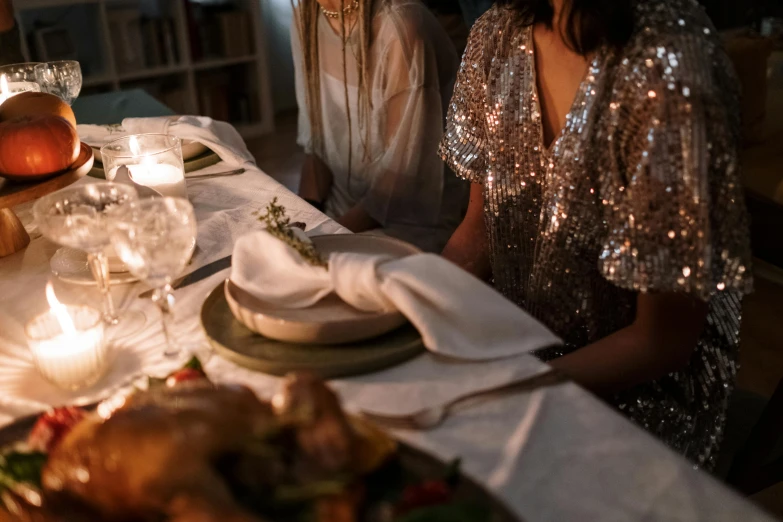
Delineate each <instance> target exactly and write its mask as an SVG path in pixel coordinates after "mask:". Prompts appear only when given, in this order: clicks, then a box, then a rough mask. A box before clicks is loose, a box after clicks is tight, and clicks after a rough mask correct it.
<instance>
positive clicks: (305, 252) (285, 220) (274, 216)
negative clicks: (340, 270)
mask: <svg viewBox="0 0 783 522" xmlns="http://www.w3.org/2000/svg"><path fill="white" fill-rule="evenodd" d="M258 220H259V221H261V222H263V223H264V224H266V231H267V232H269V233H270V234H272V235H273V236H274V237H276V238H277V239H279V240H280V241H282V242H284V243H285V244H287V245H288V246H290V247H291V248H293V249H294V250H296V251H297V253H298V254H299V255H300V256H302V259H304V260H305V262H306V263H308V264H310V265H313V266H320V267H322V268H326V269H327V270H328V268H329V265H328V263H327V262H326V260H325V259H324V258H323V257H322V256H321V254H320V253H319V252H318V250H316V248H315V246H314V245H313V244H312V243H307V242H305V241H302V240H301V239H299V237H297V236H296V234H294V232H293V231H292V230H291V227H290V226H289V225H290V223H291V219H290V218H289V217H288V216H286V213H285V207H283V206H282V205H278V204H277V198H274V199H273V200H272V201H271V202H270V203H269V205H267V207H266V210H265V212H264V213H263V214H261V215H259V216H258Z"/></svg>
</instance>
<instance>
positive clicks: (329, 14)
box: [320, 0, 359, 18]
mask: <svg viewBox="0 0 783 522" xmlns="http://www.w3.org/2000/svg"><path fill="white" fill-rule="evenodd" d="M320 7H321V12H322V13H323V14H324V16H325V17H327V18H340V11H330V10H328V9H324V7H323V6H320ZM358 8H359V0H353V3H352V4H351V5H349V6H346V7H344V8H343V15H347V14H349V13H352V12H354V11H356V9H358Z"/></svg>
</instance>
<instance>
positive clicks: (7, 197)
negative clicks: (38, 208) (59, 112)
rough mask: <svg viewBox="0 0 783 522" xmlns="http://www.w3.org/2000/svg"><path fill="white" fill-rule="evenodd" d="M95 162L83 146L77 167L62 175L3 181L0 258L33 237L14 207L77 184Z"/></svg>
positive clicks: (1, 187) (75, 164)
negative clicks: (26, 181)
mask: <svg viewBox="0 0 783 522" xmlns="http://www.w3.org/2000/svg"><path fill="white" fill-rule="evenodd" d="M94 159H95V158H94V157H93V154H92V149H91V148H90V147H89V146H88V145H86V144H84V143H82V146H81V150H80V151H79V157H78V158H77V159H76V162H75V163H74V164H73V167H71V168H70V169H69V170H66V171H65V172H63V173H62V174H57V175H56V176H54V177H51V178H47V179H45V180H43V181H32V182H29V183H20V182H18V181H11V180H7V179H0V257H5V256H10V255H11V254H13V253H15V252H18V251H20V250H22V249H23V248H25V247H26V246H27V245H28V244H30V235H29V234H28V233H27V231H26V230H25V229H24V225H22V222H21V221H19V218H18V217H17V215H16V214H14V211H13V210H11V208H12V207H15V206H17V205H21V204H22V203H27V202H28V201H33V200H35V199H38V198H40V197H42V196H45V195H47V194H51V193H52V192H55V191H57V190H60V189H61V188H64V187H67V186H68V185H70V184H72V183H74V182H76V181H77V180H78V179H79V178H81V177H83V176H84V175H85V174H87V173H88V172H89V171H90V169H91V168H92V164H93V161H94Z"/></svg>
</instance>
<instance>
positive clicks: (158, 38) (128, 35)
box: [107, 8, 179, 73]
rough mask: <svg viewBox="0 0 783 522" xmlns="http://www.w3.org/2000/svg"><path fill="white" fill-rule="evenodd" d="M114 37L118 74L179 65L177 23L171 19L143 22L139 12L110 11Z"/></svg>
mask: <svg viewBox="0 0 783 522" xmlns="http://www.w3.org/2000/svg"><path fill="white" fill-rule="evenodd" d="M107 18H108V20H109V34H110V35H111V41H112V47H113V49H114V59H115V63H116V65H117V71H118V72H120V73H131V72H136V71H142V70H144V69H151V68H155V67H165V66H172V65H176V64H178V63H179V49H178V47H177V40H176V31H175V29H174V21H173V20H172V19H170V18H142V16H141V15H140V14H139V10H138V9H130V8H128V9H109V10H108V12H107Z"/></svg>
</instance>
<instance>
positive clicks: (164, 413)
mask: <svg viewBox="0 0 783 522" xmlns="http://www.w3.org/2000/svg"><path fill="white" fill-rule="evenodd" d="M395 449H396V443H395V442H394V441H393V440H392V439H390V438H389V437H388V436H386V435H385V434H383V433H382V432H380V431H379V430H377V429H376V428H374V427H373V426H371V425H369V424H366V423H365V422H363V421H360V420H357V419H356V418H353V417H349V416H347V415H346V414H345V413H344V412H343V410H342V408H341V406H340V403H339V401H338V398H337V396H336V395H335V394H334V393H333V392H332V391H331V390H330V389H329V388H328V387H327V386H326V385H325V384H324V383H323V382H322V381H321V380H319V379H317V378H315V377H313V376H311V375H307V374H295V375H290V376H288V377H287V378H286V379H285V380H284V384H283V386H282V389H281V391H280V392H279V393H278V395H277V396H275V397H274V399H273V400H272V402H265V401H262V400H259V399H258V398H257V397H256V396H255V394H254V393H253V392H252V391H251V390H250V389H249V388H246V387H243V386H226V385H215V384H212V383H211V382H210V381H209V380H207V379H206V377H205V375H204V374H203V372H202V371H201V368H200V365H199V364H198V363H197V361H196V363H195V365H194V364H191V367H189V368H185V369H183V370H180V371H179V372H176V373H175V374H173V375H171V376H169V378H168V379H166V380H154V381H153V380H151V383H150V386H149V388H148V389H146V390H143V391H136V392H134V393H133V394H131V395H129V396H126V397H120V398H116V397H115V398H114V399H112V400H109V401H106V402H105V403H104V404H102V405H100V406H99V407H98V408H97V409H96V410H95V411H92V412H86V411H83V410H80V409H78V408H58V409H56V410H54V411H52V412H49V413H46V414H44V415H42V416H41V417H40V418H39V420H38V422H37V424H36V426H35V427H34V428H33V430H32V432H31V433H30V436H29V438H28V441H27V442H26V443H25V444H21V445H20V446H19V447H14V448H10V449H8V448H7V449H6V450H3V451H0V522H6V521H15V522H18V521H23V522H24V521H30V522H39V521H40V522H66V521H67V522H86V521H90V522H98V521H112V522H113V521H119V522H122V521H129V522H131V521H132V522H136V521H139V522H146V521H155V522H157V521H172V522H185V521H188V522H213V521H214V522H218V521H219V522H251V521H267V522H273V521H289V520H291V521H305V520H311V521H317V522H354V521H360V520H367V519H373V520H394V519H395V516H396V515H398V514H399V513H400V512H399V510H395V505H394V504H393V503H392V504H388V497H389V495H387V494H383V495H381V497H386V498H387V500H386V501H384V502H386V503H385V504H384V502H380V503H378V502H375V501H374V500H373V501H372V502H371V499H370V496H371V495H370V494H369V493H368V492H369V491H371V490H372V491H375V493H373V494H376V493H377V490H378V487H377V484H376V485H373V483H372V480H371V479H370V478H369V477H371V476H372V475H373V474H377V473H378V470H379V469H381V468H383V467H384V466H385V465H386V464H387V463H388V462H389V461H390V459H391V458H392V457H393V455H394V453H395ZM444 487H445V485H444V486H443V487H440V486H438V488H440V489H439V490H438V491H439V493H438V495H436V496H433V495H431V494H430V493H428V492H430V490H432V486H431V485H430V486H427V488H429V489H427V488H425V489H423V490H416V489H414V490H408V491H404V492H402V493H404V494H402V493H401V494H400V495H399V498H400V499H401V502H404V503H406V504H405V505H406V506H408V507H406V508H405V509H406V510H407V509H410V508H411V506H412V507H414V508H415V507H419V506H421V505H427V504H428V503H430V504H431V503H441V504H442V503H447V502H448V501H449V496H448V491H446V490H444ZM438 488H436V489H438ZM422 491H423V492H424V493H422ZM433 491H434V490H433ZM443 491H446V495H445V496H444V494H443ZM412 496H413V497H415V498H414V502H413V504H411V498H413V497H412ZM436 497H437V498H436ZM433 499H434V500H433ZM430 500H432V502H430ZM403 507H404V506H403ZM370 513H372V514H371V515H369V514H370Z"/></svg>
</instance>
